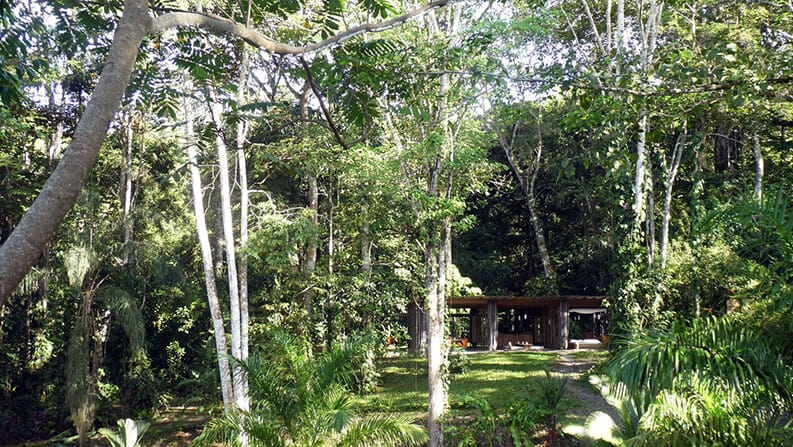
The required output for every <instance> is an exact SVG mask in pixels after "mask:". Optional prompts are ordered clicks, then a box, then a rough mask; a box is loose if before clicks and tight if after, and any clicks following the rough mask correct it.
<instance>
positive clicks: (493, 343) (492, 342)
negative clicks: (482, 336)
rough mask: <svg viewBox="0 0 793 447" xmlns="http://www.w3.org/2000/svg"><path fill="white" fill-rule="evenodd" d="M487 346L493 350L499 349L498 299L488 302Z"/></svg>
mask: <svg viewBox="0 0 793 447" xmlns="http://www.w3.org/2000/svg"><path fill="white" fill-rule="evenodd" d="M487 332H488V337H487V348H488V349H489V350H491V351H495V350H496V349H498V305H497V304H496V300H490V301H489V302H488V303H487Z"/></svg>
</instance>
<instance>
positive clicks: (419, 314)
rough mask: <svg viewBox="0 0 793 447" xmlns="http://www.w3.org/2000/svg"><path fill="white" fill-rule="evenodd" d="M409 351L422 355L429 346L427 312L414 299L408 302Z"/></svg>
mask: <svg viewBox="0 0 793 447" xmlns="http://www.w3.org/2000/svg"><path fill="white" fill-rule="evenodd" d="M408 335H409V336H410V340H408V351H409V352H410V354H412V355H421V354H422V353H424V350H425V349H426V347H427V313H426V312H425V311H424V309H422V308H421V307H419V306H417V305H416V303H415V302H414V301H411V302H410V303H408Z"/></svg>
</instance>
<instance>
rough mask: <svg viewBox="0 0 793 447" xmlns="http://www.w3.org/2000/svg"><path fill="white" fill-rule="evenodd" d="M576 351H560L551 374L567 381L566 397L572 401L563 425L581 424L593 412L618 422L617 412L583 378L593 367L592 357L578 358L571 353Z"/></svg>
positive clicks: (593, 360)
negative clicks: (561, 376) (559, 375)
mask: <svg viewBox="0 0 793 447" xmlns="http://www.w3.org/2000/svg"><path fill="white" fill-rule="evenodd" d="M573 352H576V351H561V352H560V353H559V357H558V361H557V363H556V365H555V366H554V367H553V368H551V371H552V372H555V373H558V374H562V375H564V376H565V377H567V378H568V379H569V381H568V382H567V388H566V389H567V393H566V394H567V397H568V398H569V399H570V400H571V401H572V406H571V407H570V408H569V409H568V410H567V412H566V414H565V423H572V424H582V423H583V422H584V420H586V418H587V416H589V415H590V414H591V413H592V412H594V411H603V412H605V413H606V414H608V415H610V416H611V417H612V419H614V420H615V421H619V415H618V414H617V410H615V409H614V407H612V406H611V405H609V404H608V403H607V402H606V400H605V399H603V396H601V395H600V393H599V392H597V391H596V390H595V389H594V388H593V387H592V386H591V385H590V384H589V383H588V382H587V381H586V378H585V377H584V375H585V373H586V372H587V371H589V370H590V369H591V368H592V367H593V366H594V365H595V362H596V360H595V358H594V357H579V358H576V357H577V356H574V355H573V354H572V353H573Z"/></svg>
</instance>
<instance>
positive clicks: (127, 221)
mask: <svg viewBox="0 0 793 447" xmlns="http://www.w3.org/2000/svg"><path fill="white" fill-rule="evenodd" d="M132 113H133V112H132V111H131V110H130V112H129V117H128V118H129V119H128V121H127V129H126V130H127V136H126V141H125V144H124V148H123V149H122V151H121V160H122V164H123V169H124V172H123V173H122V175H121V178H122V179H124V185H123V192H124V198H123V200H122V204H121V205H122V218H123V220H124V241H123V243H122V245H121V250H122V256H123V265H124V266H126V265H127V264H128V263H129V255H130V249H131V243H132V219H131V217H130V214H131V213H132V149H133V146H134V132H133V128H132V124H133V122H132V121H133V115H132Z"/></svg>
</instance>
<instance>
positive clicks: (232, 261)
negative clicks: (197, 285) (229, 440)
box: [210, 100, 248, 408]
mask: <svg viewBox="0 0 793 447" xmlns="http://www.w3.org/2000/svg"><path fill="white" fill-rule="evenodd" d="M210 108H211V111H212V120H213V121H214V122H215V126H216V127H215V128H216V136H215V148H216V149H217V155H218V171H219V172H218V178H219V179H220V202H221V213H222V218H223V239H224V242H225V246H226V269H227V272H228V283H229V314H230V324H231V355H232V356H233V357H234V358H236V359H240V358H242V330H241V322H240V319H241V316H240V292H239V283H238V276H237V256H236V249H235V247H236V243H235V241H234V220H233V217H232V213H231V184H230V183H231V182H230V181H229V158H228V150H227V149H226V142H225V141H224V140H223V133H222V129H223V127H222V126H223V109H222V106H221V105H220V104H219V103H217V102H216V101H214V100H213V101H212V104H210ZM231 371H232V374H231V378H232V384H233V387H234V404H235V406H236V407H237V408H243V407H245V406H247V400H248V396H246V395H245V394H244V389H245V388H247V387H245V386H244V382H245V380H246V377H245V373H244V371H243V369H242V368H241V367H240V366H239V365H237V364H235V365H234V366H232V369H231Z"/></svg>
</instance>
